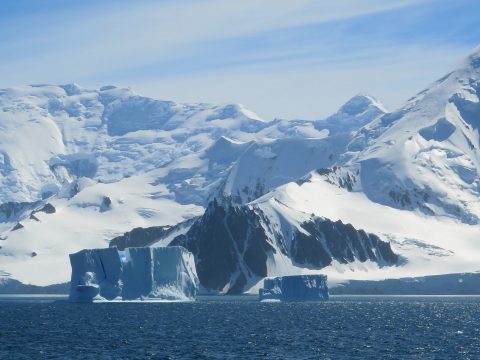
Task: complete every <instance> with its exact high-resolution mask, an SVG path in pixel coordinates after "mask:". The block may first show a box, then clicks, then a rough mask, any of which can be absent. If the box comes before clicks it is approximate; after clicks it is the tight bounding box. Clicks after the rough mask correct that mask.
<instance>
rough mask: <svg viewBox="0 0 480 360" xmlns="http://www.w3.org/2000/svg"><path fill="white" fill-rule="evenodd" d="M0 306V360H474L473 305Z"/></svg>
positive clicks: (206, 301)
mask: <svg viewBox="0 0 480 360" xmlns="http://www.w3.org/2000/svg"><path fill="white" fill-rule="evenodd" d="M54 300H55V299H54V298H23V297H21V298H15V297H5V296H3V297H0V359H57V358H58V359H237V358H238V359H352V358H353V359H418V358H421V359H479V358H480V297H347V296H344V297H332V300H331V301H328V302H321V303H258V302H257V301H254V299H252V298H247V297H238V298H228V299H225V298H215V297H212V298H202V299H200V300H199V301H197V302H195V303H107V304H70V303H68V302H65V301H54Z"/></svg>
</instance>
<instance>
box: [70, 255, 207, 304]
mask: <svg viewBox="0 0 480 360" xmlns="http://www.w3.org/2000/svg"><path fill="white" fill-rule="evenodd" d="M70 263H71V265H72V278H71V283H70V297H69V299H70V301H72V302H94V301H119V300H131V301H134V300H142V301H193V300H195V297H196V294H197V291H198V284H199V281H198V277H197V272H196V269H195V261H194V258H193V255H192V253H190V252H189V251H187V250H186V249H185V248H183V247H181V246H172V247H158V248H150V247H138V248H127V249H125V251H118V250H117V249H116V248H106V249H85V250H81V251H79V252H77V253H75V254H71V255H70Z"/></svg>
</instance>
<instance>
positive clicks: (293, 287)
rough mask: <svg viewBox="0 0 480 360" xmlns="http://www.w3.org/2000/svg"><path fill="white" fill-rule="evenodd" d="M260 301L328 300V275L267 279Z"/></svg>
mask: <svg viewBox="0 0 480 360" xmlns="http://www.w3.org/2000/svg"><path fill="white" fill-rule="evenodd" d="M259 296H260V301H262V300H280V301H319V300H328V287H327V276H326V275H292V276H280V277H275V278H268V279H265V280H264V282H263V288H262V289H260V291H259Z"/></svg>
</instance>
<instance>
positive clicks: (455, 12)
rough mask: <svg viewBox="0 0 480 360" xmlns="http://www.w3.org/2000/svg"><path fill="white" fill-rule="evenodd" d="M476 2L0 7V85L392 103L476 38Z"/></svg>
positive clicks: (286, 104) (287, 114)
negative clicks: (362, 96)
mask: <svg viewBox="0 0 480 360" xmlns="http://www.w3.org/2000/svg"><path fill="white" fill-rule="evenodd" d="M479 15H480V1H478V0H455V1H452V0H362V1H359V0H336V1H332V2H330V1H323V0H322V1H319V0H314V1H307V0H288V1H287V0H262V1H252V0H242V1H231V0H190V1H188V0H187V1H179V0H176V1H173V0H166V1H153V0H135V1H131V0H128V1H127V0H103V1H97V0H82V1H71V0H42V1H38V0H15V1H2V2H0V29H1V31H0V87H2V88H4V87H10V86H15V85H20V84H32V83H53V84H63V83H71V82H75V83H78V84H80V85H81V86H84V87H97V86H101V85H104V84H115V85H119V86H128V87H131V88H132V89H134V90H135V91H137V92H139V93H141V94H144V95H148V96H153V97H157V98H162V99H170V100H176V101H186V102H212V103H226V102H238V103H242V104H244V105H246V106H247V107H248V108H250V109H251V110H253V111H254V112H256V113H258V114H259V115H260V116H262V117H264V118H274V117H281V118H307V119H317V118H322V117H324V116H327V115H328V114H330V113H332V112H334V111H335V110H336V109H337V108H338V107H339V106H340V105H341V104H342V103H343V102H345V101H346V100H348V98H349V97H351V96H353V95H355V94H357V93H368V94H371V95H373V96H375V97H377V98H378V99H379V100H380V101H382V102H384V103H385V104H386V105H387V107H390V108H395V107H396V106H399V105H401V103H402V102H403V101H405V100H406V99H407V98H409V97H411V96H412V95H414V94H415V93H416V92H418V91H420V90H422V89H423V88H424V87H426V86H427V85H428V84H429V83H431V82H432V81H434V80H435V79H437V78H439V77H441V76H442V75H444V74H445V73H446V72H448V71H449V70H450V69H451V68H452V67H454V66H455V65H456V64H457V63H458V62H460V61H461V60H462V58H463V57H465V56H466V55H468V54H469V53H470V52H471V51H472V50H473V49H474V48H475V47H476V46H478V45H479V44H480V27H479V26H478V18H479Z"/></svg>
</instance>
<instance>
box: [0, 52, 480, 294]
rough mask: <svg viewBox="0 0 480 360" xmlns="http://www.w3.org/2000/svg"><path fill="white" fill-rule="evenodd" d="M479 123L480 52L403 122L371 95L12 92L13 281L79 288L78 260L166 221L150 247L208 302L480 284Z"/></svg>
mask: <svg viewBox="0 0 480 360" xmlns="http://www.w3.org/2000/svg"><path fill="white" fill-rule="evenodd" d="M479 126H480V49H479V50H477V51H476V52H474V53H473V54H472V55H470V56H469V57H468V58H467V59H465V61H463V62H462V63H461V64H460V65H459V67H458V68H457V69H455V70H454V71H452V72H450V73H449V74H448V75H446V76H444V77H443V78H442V79H440V80H438V81H437V82H435V83H433V84H432V85H431V86H429V87H428V88H427V89H426V90H424V91H422V92H420V93H419V94H417V95H416V96H414V97H413V98H412V99H410V100H408V101H407V102H406V103H405V104H404V105H403V106H401V107H400V108H399V109H396V110H395V111H393V112H389V111H388V110H387V109H385V107H384V106H383V105H382V104H381V103H380V102H379V101H378V100H376V99H374V98H373V97H371V96H367V95H358V96H356V97H354V98H352V99H350V100H349V101H348V102H347V103H346V104H345V105H344V106H342V107H341V108H340V109H339V111H338V112H337V113H335V114H333V115H332V116H330V117H329V118H327V119H320V120H317V121H307V120H298V119H294V120H284V119H275V120H271V121H268V120H265V119H261V118H259V117H258V116H257V115H255V114H254V113H253V112H251V111H250V110H248V109H247V108H245V107H244V106H242V105H235V104H225V105H211V104H181V103H175V102H171V101H161V100H155V99H150V98H146V97H143V96H140V95H138V94H136V93H134V92H133V91H132V90H130V89H122V88H117V87H114V86H105V87H102V88H100V89H98V90H88V89H84V88H81V87H80V86H78V85H75V84H70V85H63V86H52V85H35V86H33V85H32V86H20V87H16V88H11V89H4V90H0V188H1V191H0V278H4V279H16V280H19V281H21V282H24V283H26V284H35V285H49V284H56V283H62V282H67V281H68V280H69V279H70V266H69V259H68V254H70V253H75V252H78V251H80V250H82V249H85V248H90V249H94V248H103V247H107V246H108V245H109V242H110V240H111V239H113V238H116V237H119V236H120V237H121V236H122V234H124V233H127V232H129V231H131V230H132V229H134V228H151V227H162V226H164V227H165V228H166V229H167V226H168V228H169V229H170V228H171V229H172V231H167V232H154V231H150V232H146V233H145V234H147V235H145V239H143V238H140V239H136V240H135V241H137V242H140V243H145V245H149V246H154V247H159V246H162V247H163V246H168V245H182V246H185V247H187V249H188V250H189V251H190V252H192V253H193V254H194V256H195V260H196V263H197V272H198V275H199V278H200V282H201V289H202V290H203V291H205V292H220V293H238V292H255V291H257V290H258V288H259V286H261V284H262V283H263V278H264V277H267V276H268V277H273V276H285V275H294V274H297V275H298V274H318V273H322V274H326V275H328V279H329V285H330V286H331V285H332V284H339V283H341V282H343V281H346V280H347V279H359V280H362V279H364V280H380V279H386V278H400V277H412V276H425V275H436V274H446V273H461V272H475V271H478V270H480V269H479V266H478V259H479V258H480V250H479V249H480V247H479V246H478V241H479V239H480V225H479V222H480V204H479V202H478V198H479V196H480V179H479V176H478V174H479V172H480V151H479V148H480V135H479ZM189 219H190V220H191V221H189V222H185V221H186V220H189ZM180 223H181V224H182V225H179V226H178V227H176V225H177V224H180ZM119 241H124V240H119ZM135 246H138V245H135ZM226 254H227V255H228V256H227V255H226ZM225 259H226V260H225ZM217 274H220V275H218V276H217Z"/></svg>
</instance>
